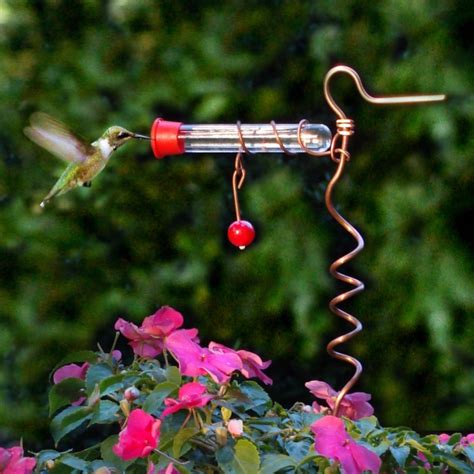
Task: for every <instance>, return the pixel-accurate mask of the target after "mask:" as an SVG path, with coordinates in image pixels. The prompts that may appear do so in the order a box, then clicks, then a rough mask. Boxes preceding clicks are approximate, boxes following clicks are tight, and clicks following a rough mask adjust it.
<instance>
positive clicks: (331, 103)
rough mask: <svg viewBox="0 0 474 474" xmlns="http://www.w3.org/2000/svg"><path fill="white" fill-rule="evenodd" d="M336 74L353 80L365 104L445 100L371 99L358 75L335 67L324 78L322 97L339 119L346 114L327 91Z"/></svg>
mask: <svg viewBox="0 0 474 474" xmlns="http://www.w3.org/2000/svg"><path fill="white" fill-rule="evenodd" d="M338 73H345V74H348V75H349V76H350V77H351V78H352V79H353V80H354V82H355V85H356V86H357V90H358V91H359V93H360V95H361V96H362V97H363V99H364V100H366V101H367V102H370V103H371V104H379V105H384V104H416V103H420V102H440V101H442V100H445V99H446V96H445V95H444V94H436V95H407V96H384V97H373V96H371V95H370V94H369V93H368V92H367V91H366V90H365V88H364V85H363V84H362V79H361V78H360V76H359V74H357V72H356V71H354V69H352V68H351V67H349V66H335V67H333V68H331V69H330V70H329V71H328V73H327V74H326V77H325V78H324V96H325V97H326V101H327V103H328V105H329V107H331V109H332V110H333V111H334V113H335V114H336V115H337V116H338V117H339V118H340V119H346V118H347V117H346V114H345V113H344V112H343V111H342V109H341V108H340V107H339V106H338V105H337V104H336V102H335V100H334V99H333V97H332V95H331V92H330V89H329V82H330V80H331V78H332V77H333V76H334V75H335V74H338Z"/></svg>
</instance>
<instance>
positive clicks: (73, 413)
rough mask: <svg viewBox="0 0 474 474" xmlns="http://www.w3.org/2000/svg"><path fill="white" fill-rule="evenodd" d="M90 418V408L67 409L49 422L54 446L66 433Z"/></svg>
mask: <svg viewBox="0 0 474 474" xmlns="http://www.w3.org/2000/svg"><path fill="white" fill-rule="evenodd" d="M91 418H92V412H91V408H90V407H69V408H66V409H65V410H63V411H62V412H60V413H59V414H58V415H56V416H55V417H54V418H53V420H52V421H51V434H52V435H53V439H54V442H55V444H56V446H57V445H58V443H59V441H60V440H61V439H62V438H64V436H66V435H67V434H68V433H70V432H71V431H73V430H74V429H76V428H78V427H79V426H80V425H82V424H83V423H84V422H86V421H88V420H90V419H91Z"/></svg>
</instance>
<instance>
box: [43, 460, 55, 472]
mask: <svg viewBox="0 0 474 474" xmlns="http://www.w3.org/2000/svg"><path fill="white" fill-rule="evenodd" d="M55 464H56V463H55V462H54V461H53V460H52V459H48V460H47V461H46V462H45V463H44V465H45V466H46V469H49V470H51V469H54V466H55Z"/></svg>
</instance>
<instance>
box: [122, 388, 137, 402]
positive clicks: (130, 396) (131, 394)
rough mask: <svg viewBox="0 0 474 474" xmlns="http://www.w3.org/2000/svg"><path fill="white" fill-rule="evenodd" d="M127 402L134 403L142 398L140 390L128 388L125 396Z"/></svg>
mask: <svg viewBox="0 0 474 474" xmlns="http://www.w3.org/2000/svg"><path fill="white" fill-rule="evenodd" d="M123 396H124V397H125V399H126V400H128V401H129V402H132V401H133V400H136V399H137V398H138V397H139V396H140V390H138V388H137V387H128V388H127V389H125V392H124V394H123Z"/></svg>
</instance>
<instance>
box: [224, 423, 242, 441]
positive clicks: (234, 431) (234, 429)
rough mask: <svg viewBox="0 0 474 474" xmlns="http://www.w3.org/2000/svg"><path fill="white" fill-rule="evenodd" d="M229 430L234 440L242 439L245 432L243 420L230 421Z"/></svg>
mask: <svg viewBox="0 0 474 474" xmlns="http://www.w3.org/2000/svg"><path fill="white" fill-rule="evenodd" d="M227 430H228V431H229V433H230V434H231V436H232V438H240V437H241V436H242V434H243V432H244V424H243V422H242V420H236V419H233V420H230V421H229V423H227Z"/></svg>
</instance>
